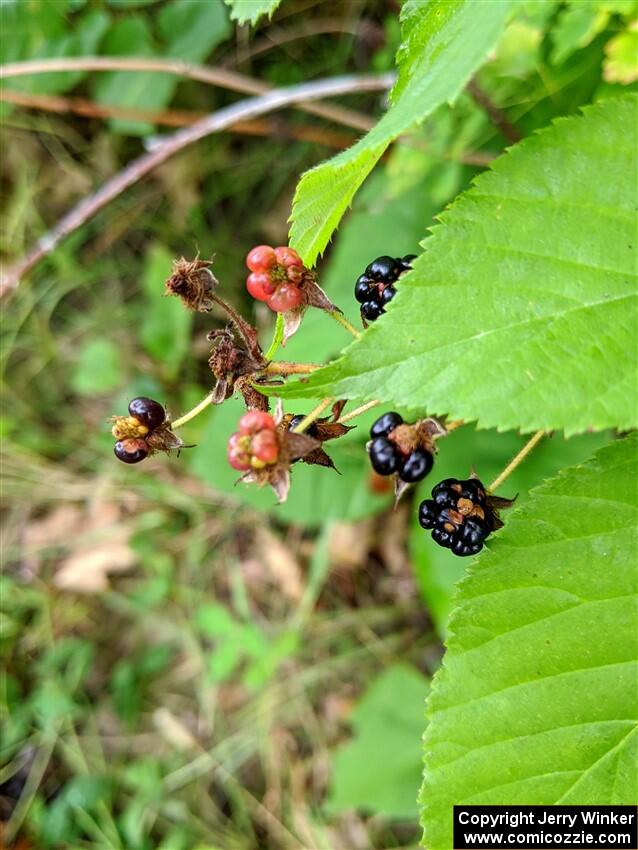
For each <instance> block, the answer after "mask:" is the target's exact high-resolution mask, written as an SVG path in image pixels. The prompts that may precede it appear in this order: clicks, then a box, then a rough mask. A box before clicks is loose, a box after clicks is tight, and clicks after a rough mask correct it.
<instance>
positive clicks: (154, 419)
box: [128, 396, 166, 431]
mask: <svg viewBox="0 0 638 850" xmlns="http://www.w3.org/2000/svg"><path fill="white" fill-rule="evenodd" d="M128 412H129V415H130V416H132V417H134V418H135V419H137V421H138V422H141V424H142V425H145V426H146V427H147V428H148V430H149V431H153V430H154V429H155V428H159V426H160V425H162V424H163V422H164V420H165V419H166V411H165V410H164V408H163V407H162V405H161V404H160V403H159V401H154V400H153V399H152V398H146V397H145V396H139V398H134V399H133V400H132V401H131V402H130V403H129V406H128Z"/></svg>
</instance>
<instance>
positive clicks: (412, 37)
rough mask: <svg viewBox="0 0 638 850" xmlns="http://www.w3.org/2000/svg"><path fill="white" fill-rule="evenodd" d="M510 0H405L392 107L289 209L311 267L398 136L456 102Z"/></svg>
mask: <svg viewBox="0 0 638 850" xmlns="http://www.w3.org/2000/svg"><path fill="white" fill-rule="evenodd" d="M510 7H511V0H498V2H496V3H494V2H493V3H491V4H490V8H489V10H488V9H486V8H485V6H484V4H482V3H476V2H473V0H445V2H443V0H430V2H424V0H407V2H406V3H405V4H404V6H403V9H402V12H401V18H402V23H403V43H402V45H401V47H400V48H399V52H398V54H397V62H398V64H399V79H398V81H397V83H396V86H395V88H394V90H393V92H392V106H391V108H390V109H389V110H388V112H386V114H385V115H384V116H383V118H382V119H381V120H380V121H379V123H378V124H377V125H376V126H375V127H374V128H373V129H372V130H371V131H370V132H369V133H368V134H367V135H366V136H364V137H363V138H362V139H360V140H359V141H358V142H357V143H356V144H355V145H353V147H351V148H349V149H348V150H346V151H344V152H343V153H341V154H339V155H338V156H336V157H334V158H333V159H331V160H329V161H328V162H326V163H324V164H323V165H320V166H319V167H318V168H314V169H312V170H311V171H308V172H307V173H306V174H304V175H303V177H302V178H301V180H300V182H299V185H298V186H297V191H296V193H295V199H294V202H293V210H292V227H291V230H290V241H291V244H292V245H293V247H294V248H296V249H297V250H298V251H299V253H300V254H301V256H302V257H303V259H304V261H305V262H306V264H307V265H310V266H311V265H313V264H314V262H315V260H316V259H317V256H318V255H319V254H321V253H322V252H323V250H324V249H325V247H326V245H327V244H328V241H329V240H330V237H331V235H332V232H333V231H334V230H335V228H336V227H337V225H338V224H339V221H340V219H341V217H342V215H343V214H344V212H345V211H346V209H347V208H348V207H349V205H350V203H351V202H352V198H353V197H354V194H355V192H356V191H357V190H358V189H359V187H360V186H361V184H362V183H363V181H364V180H365V178H366V177H367V176H368V174H369V173H370V171H371V170H372V169H373V168H374V166H375V165H376V163H377V162H378V160H379V158H380V157H381V155H382V154H383V152H384V151H385V149H386V148H387V147H388V145H389V144H390V142H391V141H392V140H393V139H396V138H397V137H398V136H399V135H400V134H401V133H404V132H405V131H406V130H408V129H409V128H410V127H411V126H412V125H413V124H415V123H417V122H419V121H423V120H424V119H425V118H426V117H427V116H428V115H429V114H430V113H431V112H432V111H433V110H434V109H436V107H437V106H439V105H440V104H442V103H445V102H446V101H448V102H449V101H452V100H453V99H454V98H455V97H456V96H457V95H458V93H459V92H460V91H461V90H462V88H463V87H464V86H465V84H466V83H467V81H468V80H469V79H470V77H471V76H472V74H473V73H474V72H475V71H476V69H477V68H478V67H479V66H480V65H481V63H482V62H483V60H484V59H485V56H486V54H487V52H488V50H489V49H490V48H491V47H492V46H493V44H494V43H495V42H496V40H497V39H498V37H499V34H500V32H501V29H502V27H503V24H504V22H505V19H506V17H507V15H508V12H509V10H510Z"/></svg>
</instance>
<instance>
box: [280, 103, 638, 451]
mask: <svg viewBox="0 0 638 850" xmlns="http://www.w3.org/2000/svg"><path fill="white" fill-rule="evenodd" d="M637 104H638V98H636V97H635V96H633V95H628V96H626V97H622V98H610V99H609V100H605V101H603V102H602V103H600V104H597V105H595V106H592V107H588V108H587V109H586V110H585V114H584V116H582V117H581V116H577V117H571V118H567V119H561V120H559V121H557V122H556V123H555V124H554V125H553V126H551V127H549V128H546V129H545V130H543V131H541V132H540V133H537V134H536V135H534V136H531V137H530V138H528V139H526V140H525V141H524V142H522V143H521V144H519V145H516V146H515V147H514V148H512V149H511V150H510V151H509V152H508V153H507V154H505V155H504V156H502V157H500V158H499V159H498V160H496V161H495V163H494V165H493V168H492V171H491V172H489V173H486V174H484V175H481V177H479V178H478V179H477V180H476V183H475V186H474V188H472V189H471V190H470V191H469V192H466V193H465V194H464V195H462V196H461V197H460V199H459V200H458V201H457V202H456V203H455V204H454V205H453V206H452V207H451V208H450V209H449V210H448V211H446V212H445V213H444V214H443V215H442V216H441V222H442V223H441V225H439V226H437V227H435V228H434V229H433V233H432V236H431V237H430V238H429V239H427V240H426V242H425V243H424V246H425V249H426V250H425V253H424V254H422V255H421V256H420V257H419V258H418V259H417V260H416V261H415V264H414V271H413V272H411V273H409V274H408V275H407V276H406V277H404V278H403V279H402V282H401V285H400V288H399V295H398V297H397V298H395V299H394V300H393V301H392V303H391V304H390V305H389V308H388V314H387V315H386V316H383V317H382V318H381V319H380V320H379V321H378V322H376V323H375V324H374V325H373V326H372V327H370V328H369V329H368V330H367V331H366V332H365V334H363V335H362V337H361V338H360V339H359V340H358V341H356V342H355V343H353V344H352V345H350V347H349V348H348V349H347V350H346V352H345V354H344V355H343V356H342V357H341V359H340V360H338V361H337V362H336V363H333V364H332V365H330V366H328V367H326V368H324V369H321V370H319V371H318V372H316V373H314V374H313V375H312V376H311V377H310V379H309V380H308V381H307V382H306V383H305V384H302V383H301V382H294V383H291V384H289V385H287V386H286V387H284V388H282V391H281V395H283V396H296V397H305V396H309V397H313V398H317V397H321V396H325V395H336V396H338V397H348V398H358V399H359V398H360V399H363V400H367V399H371V398H380V399H383V400H384V401H387V402H392V403H394V404H397V405H404V406H407V407H413V408H416V407H418V406H419V405H423V404H425V403H427V406H428V410H429V411H430V412H431V413H432V414H449V415H451V416H452V418H454V419H464V420H466V421H471V420H475V419H477V420H478V421H479V423H480V426H481V427H484V428H485V427H497V428H499V429H502V430H505V429H509V428H521V429H522V430H524V431H529V430H532V429H537V428H546V429H550V430H553V429H558V428H564V429H565V431H566V433H567V435H568V436H569V435H570V434H573V433H576V432H580V431H584V430H588V429H589V430H601V429H603V428H607V427H610V426H618V427H620V428H631V427H634V426H635V425H636V424H637V422H636V418H637V417H636V412H637V410H638V405H637V403H636V375H635V365H634V364H633V362H632V358H631V356H630V355H629V353H630V352H632V351H634V350H635V310H636V288H637V287H636V284H637V281H638V273H637V272H638V269H637V265H636V251H635V248H636V232H635V193H634V187H633V185H632V182H631V180H619V179H618V175H619V174H631V173H633V172H632V169H633V167H634V166H633V157H634V152H635V149H636V133H637V129H636V128H637V122H636V115H637V110H636V106H637ZM379 253H381V252H379Z"/></svg>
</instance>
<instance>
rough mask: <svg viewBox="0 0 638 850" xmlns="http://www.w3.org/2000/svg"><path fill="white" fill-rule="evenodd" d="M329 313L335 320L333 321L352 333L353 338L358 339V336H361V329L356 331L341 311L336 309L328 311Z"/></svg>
mask: <svg viewBox="0 0 638 850" xmlns="http://www.w3.org/2000/svg"><path fill="white" fill-rule="evenodd" d="M330 315H331V316H332V318H333V319H334V320H335V322H338V323H339V324H340V325H341V326H342V327H344V328H345V329H346V330H347V331H348V333H349V334H352V336H353V337H354V338H355V339H359V337H360V336H361V331H358V330H357V329H356V328H355V327H354V325H351V324H350V322H349V321H348V320H347V319H346V317H345V316H344V315H343V313H340V312H339V311H338V310H332V311H331V312H330Z"/></svg>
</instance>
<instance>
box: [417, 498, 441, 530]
mask: <svg viewBox="0 0 638 850" xmlns="http://www.w3.org/2000/svg"><path fill="white" fill-rule="evenodd" d="M436 517H437V509H436V505H435V504H434V502H433V501H432V499H425V500H424V501H423V502H421V504H420V505H419V523H420V524H421V527H422V528H427V529H430V528H434V526H435V524H436Z"/></svg>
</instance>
